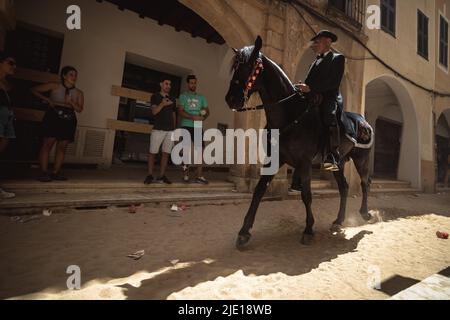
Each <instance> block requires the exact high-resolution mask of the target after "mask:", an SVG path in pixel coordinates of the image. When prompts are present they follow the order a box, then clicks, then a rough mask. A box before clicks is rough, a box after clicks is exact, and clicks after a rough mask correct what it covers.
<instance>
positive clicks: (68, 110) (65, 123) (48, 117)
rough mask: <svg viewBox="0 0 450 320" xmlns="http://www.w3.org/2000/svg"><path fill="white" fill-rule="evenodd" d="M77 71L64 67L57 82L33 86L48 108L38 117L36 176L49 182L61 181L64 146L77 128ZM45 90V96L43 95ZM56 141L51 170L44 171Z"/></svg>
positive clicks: (80, 105) (79, 95)
mask: <svg viewBox="0 0 450 320" xmlns="http://www.w3.org/2000/svg"><path fill="white" fill-rule="evenodd" d="M77 76H78V72H77V70H76V69H75V68H74V67H70V66H67V67H64V68H63V69H62V71H61V82H60V83H53V82H52V83H47V84H43V85H40V86H37V87H35V88H33V89H32V90H31V91H32V93H33V94H34V95H35V96H36V97H38V98H40V99H42V100H43V101H45V102H47V103H48V105H49V109H48V110H47V112H46V113H45V116H44V119H43V121H42V134H43V137H44V143H43V145H42V148H41V151H40V154H39V162H40V166H41V171H42V173H41V175H40V176H39V178H38V180H39V181H41V182H50V181H52V180H58V181H65V180H67V178H66V177H64V176H62V175H61V173H60V171H61V167H62V165H63V163H64V158H65V155H66V150H67V146H68V145H69V143H71V142H74V140H75V132H76V128H77V116H76V113H81V112H82V111H83V108H84V95H83V92H82V91H81V90H79V89H77V88H76V87H75V85H76V82H77ZM47 92H49V93H50V95H49V97H47V96H45V95H43V94H44V93H47ZM55 144H56V156H55V165H54V168H53V171H52V172H51V173H49V172H48V162H49V155H50V152H51V150H52V149H53V147H54V146H55Z"/></svg>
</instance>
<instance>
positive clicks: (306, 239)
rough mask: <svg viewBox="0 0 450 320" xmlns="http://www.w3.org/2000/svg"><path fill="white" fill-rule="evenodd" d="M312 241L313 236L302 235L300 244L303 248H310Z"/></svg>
mask: <svg viewBox="0 0 450 320" xmlns="http://www.w3.org/2000/svg"><path fill="white" fill-rule="evenodd" d="M313 240H314V235H313V234H308V233H304V234H303V237H302V240H301V243H302V244H303V245H305V246H310V245H311V244H312V242H313Z"/></svg>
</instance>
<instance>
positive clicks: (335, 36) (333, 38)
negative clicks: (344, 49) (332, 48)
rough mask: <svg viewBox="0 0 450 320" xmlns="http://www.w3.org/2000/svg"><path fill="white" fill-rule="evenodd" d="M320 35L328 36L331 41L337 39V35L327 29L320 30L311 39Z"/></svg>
mask: <svg viewBox="0 0 450 320" xmlns="http://www.w3.org/2000/svg"><path fill="white" fill-rule="evenodd" d="M320 37H325V38H330V39H331V41H332V42H336V41H337V40H338V37H337V35H335V34H334V33H333V32H331V31H328V30H321V31H319V33H318V34H316V35H315V36H314V38H312V39H311V41H314V40H316V39H318V38H320Z"/></svg>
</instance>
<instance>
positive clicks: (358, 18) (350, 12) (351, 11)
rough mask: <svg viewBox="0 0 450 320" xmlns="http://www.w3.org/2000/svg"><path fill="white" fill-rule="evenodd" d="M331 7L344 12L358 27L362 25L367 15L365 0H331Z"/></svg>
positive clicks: (329, 3)
mask: <svg viewBox="0 0 450 320" xmlns="http://www.w3.org/2000/svg"><path fill="white" fill-rule="evenodd" d="M328 5H329V7H332V8H334V9H337V10H338V11H340V12H342V13H344V14H345V15H346V16H347V17H348V18H350V19H351V21H352V22H353V23H354V24H356V25H357V26H358V27H361V26H362V23H363V20H364V15H365V8H366V6H365V0H329V1H328Z"/></svg>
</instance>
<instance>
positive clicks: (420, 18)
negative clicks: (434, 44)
mask: <svg viewBox="0 0 450 320" xmlns="http://www.w3.org/2000/svg"><path fill="white" fill-rule="evenodd" d="M417 53H418V54H419V55H421V56H422V57H424V58H425V59H427V60H428V18H427V16H426V15H424V14H423V13H422V12H421V11H420V10H417Z"/></svg>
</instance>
